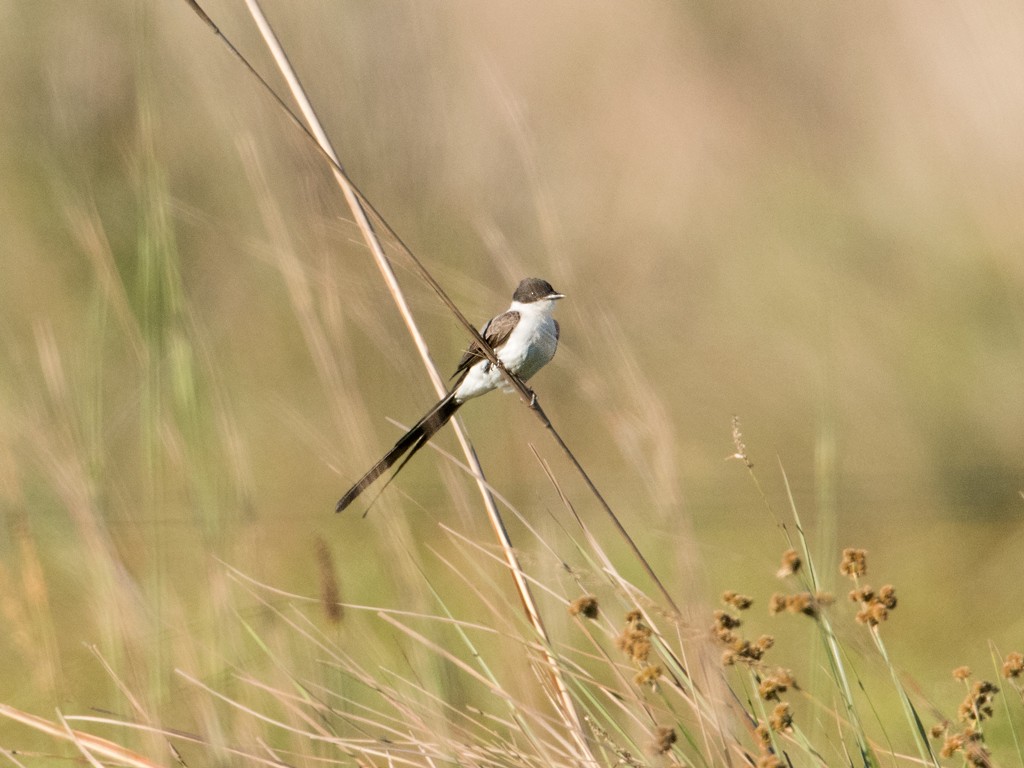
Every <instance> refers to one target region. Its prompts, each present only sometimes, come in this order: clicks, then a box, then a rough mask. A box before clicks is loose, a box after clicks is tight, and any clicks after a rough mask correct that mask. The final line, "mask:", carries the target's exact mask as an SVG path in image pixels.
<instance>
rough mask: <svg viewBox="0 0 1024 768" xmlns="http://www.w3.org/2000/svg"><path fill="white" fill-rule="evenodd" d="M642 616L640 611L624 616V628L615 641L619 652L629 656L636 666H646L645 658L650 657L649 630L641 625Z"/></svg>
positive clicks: (644, 625)
mask: <svg viewBox="0 0 1024 768" xmlns="http://www.w3.org/2000/svg"><path fill="white" fill-rule="evenodd" d="M642 619H643V614H641V613H640V611H630V612H629V613H627V614H626V626H625V627H623V629H622V634H620V635H619V636H618V637H617V638H616V639H615V645H616V646H617V647H618V649H619V650H620V651H622V652H623V653H625V654H626V655H627V656H629V657H630V658H631V659H632V660H633V661H635V662H637V663H638V664H646V663H647V657H648V656H650V655H651V634H652V632H651V628H650V627H648V626H647V625H646V624H644V623H643V620H642Z"/></svg>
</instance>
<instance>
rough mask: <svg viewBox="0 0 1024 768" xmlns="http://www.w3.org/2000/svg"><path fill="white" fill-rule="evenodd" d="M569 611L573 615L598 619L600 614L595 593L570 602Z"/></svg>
mask: <svg viewBox="0 0 1024 768" xmlns="http://www.w3.org/2000/svg"><path fill="white" fill-rule="evenodd" d="M569 613H570V614H572V615H573V616H583V617H584V618H587V619H596V618H597V614H598V605H597V598H596V597H594V596H593V595H584V596H583V597H577V598H576V599H575V600H573V601H572V602H571V603H569Z"/></svg>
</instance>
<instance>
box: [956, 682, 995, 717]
mask: <svg viewBox="0 0 1024 768" xmlns="http://www.w3.org/2000/svg"><path fill="white" fill-rule="evenodd" d="M997 693H999V687H998V686H996V685H995V684H994V683H990V682H988V681H987V680H978V681H977V682H975V683H974V684H973V685H972V686H971V689H970V691H968V693H967V696H966V697H964V700H963V701H961V702H960V706H959V707H957V710H956V714H957V717H959V718H960V720H961V721H962V722H965V723H967V722H973V721H977V722H979V723H980V722H981V721H982V720H985V719H986V718H989V717H992V715H993V714H994V710H993V709H992V702H993V700H994V699H995V697H996V694H997Z"/></svg>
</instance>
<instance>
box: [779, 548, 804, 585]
mask: <svg viewBox="0 0 1024 768" xmlns="http://www.w3.org/2000/svg"><path fill="white" fill-rule="evenodd" d="M801 565H803V561H802V560H801V559H800V555H799V554H797V551H796V550H795V549H787V550H786V551H785V552H783V553H782V564H781V565H780V566H779V570H778V571H777V572H776V574H775V575H776V576H778V577H779V578H780V579H784V578H786V577H787V576H792V575H793V574H794V573H796V572H797V571H799V570H800V566H801Z"/></svg>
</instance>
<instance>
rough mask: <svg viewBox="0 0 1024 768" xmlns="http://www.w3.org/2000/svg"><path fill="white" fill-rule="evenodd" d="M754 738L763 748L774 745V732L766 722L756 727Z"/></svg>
mask: <svg viewBox="0 0 1024 768" xmlns="http://www.w3.org/2000/svg"><path fill="white" fill-rule="evenodd" d="M754 738H755V739H757V745H758V746H759V747H760V748H761V749H763V750H764V749H768V748H769V747H770V746H771V745H772V733H771V731H770V730H769V729H768V726H766V725H765V724H764V723H761V724H760V725H759V726H757V728H755V729H754Z"/></svg>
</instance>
